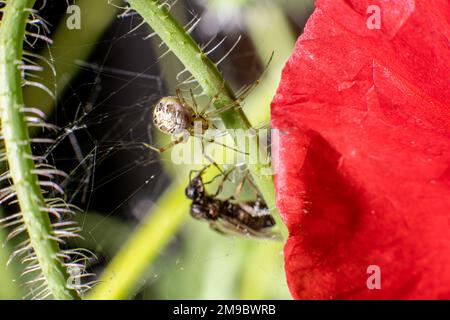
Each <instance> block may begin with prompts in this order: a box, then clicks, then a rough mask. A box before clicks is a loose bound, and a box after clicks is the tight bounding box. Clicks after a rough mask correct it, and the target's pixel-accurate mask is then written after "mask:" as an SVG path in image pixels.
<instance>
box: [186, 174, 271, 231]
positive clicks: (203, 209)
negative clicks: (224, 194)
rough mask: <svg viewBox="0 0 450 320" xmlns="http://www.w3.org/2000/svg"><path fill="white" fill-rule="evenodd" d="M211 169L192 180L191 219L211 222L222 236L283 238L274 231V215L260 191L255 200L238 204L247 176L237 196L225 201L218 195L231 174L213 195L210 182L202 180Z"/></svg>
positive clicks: (188, 188) (190, 182)
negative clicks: (209, 185)
mask: <svg viewBox="0 0 450 320" xmlns="http://www.w3.org/2000/svg"><path fill="white" fill-rule="evenodd" d="M208 167H209V166H206V167H205V168H203V169H202V170H200V171H199V172H198V173H197V174H196V175H195V177H194V178H192V177H190V179H189V185H188V186H187V187H186V189H185V193H186V196H187V197H188V198H189V199H191V200H192V203H191V209H190V214H191V216H192V217H194V218H195V219H198V220H203V221H207V222H209V225H210V227H211V228H212V229H213V230H215V231H217V232H219V233H222V234H233V235H241V236H247V237H255V238H263V239H273V240H278V239H280V236H279V234H278V233H277V232H275V230H274V227H275V220H274V219H273V217H272V216H271V215H270V212H269V209H268V207H267V204H266V203H265V202H264V200H263V199H262V198H261V196H260V195H259V193H258V192H257V197H256V200H255V201H237V202H236V201H234V199H235V197H236V195H237V194H239V193H240V191H241V189H242V186H243V184H244V182H245V181H246V180H247V179H248V178H247V176H245V177H244V179H242V181H241V182H240V184H239V185H238V187H237V188H236V191H235V195H234V196H232V197H230V198H228V199H225V200H222V199H218V198H217V196H218V194H219V193H220V191H221V190H222V188H223V184H224V182H225V181H226V179H227V175H228V174H229V173H230V171H228V172H227V173H226V174H225V175H224V177H223V180H222V182H221V184H220V185H219V187H218V189H217V192H216V193H215V194H214V195H210V194H208V193H207V192H206V189H205V184H207V183H204V182H203V179H202V175H203V173H204V172H205V170H206V169H207V168H208ZM193 172H195V171H191V175H192V173H193ZM213 180H214V179H213ZM248 181H250V180H248ZM208 183H209V182H208ZM253 187H254V186H253Z"/></svg>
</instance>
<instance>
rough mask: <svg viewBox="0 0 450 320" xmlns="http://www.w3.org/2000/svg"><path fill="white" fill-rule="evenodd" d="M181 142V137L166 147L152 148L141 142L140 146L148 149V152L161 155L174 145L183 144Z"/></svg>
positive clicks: (182, 138)
mask: <svg viewBox="0 0 450 320" xmlns="http://www.w3.org/2000/svg"><path fill="white" fill-rule="evenodd" d="M183 140H184V137H183V136H181V137H179V138H177V139H176V140H174V141H172V142H170V143H168V144H166V145H165V146H163V147H155V146H152V145H151V144H149V143H145V142H142V145H143V146H144V147H146V148H148V149H150V150H153V151H156V152H158V153H163V152H164V151H167V150H169V149H170V148H172V147H173V146H175V145H177V144H179V143H181V142H183Z"/></svg>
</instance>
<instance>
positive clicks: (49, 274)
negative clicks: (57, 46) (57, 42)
mask: <svg viewBox="0 0 450 320" xmlns="http://www.w3.org/2000/svg"><path fill="white" fill-rule="evenodd" d="M34 2H35V1H34V0H14V1H9V2H8V3H7V5H6V7H5V8H4V16H3V20H2V22H1V25H0V115H1V122H2V135H3V138H4V143H5V149H6V155H7V161H8V166H9V169H10V174H11V177H12V181H13V184H14V188H15V191H16V194H17V199H18V203H19V206H20V210H21V212H22V216H23V221H24V224H25V227H26V230H27V232H28V235H29V239H30V243H31V245H32V247H33V249H34V253H35V254H36V257H37V260H38V263H39V265H40V269H41V271H42V274H43V275H44V277H45V281H46V283H47V285H48V288H49V290H50V292H51V293H52V295H53V297H54V298H55V299H75V298H77V294H76V292H75V291H73V290H70V289H68V288H67V286H66V284H67V278H68V273H67V271H66V270H65V268H64V266H63V265H62V263H61V262H60V261H59V260H58V258H57V257H58V253H59V247H58V244H57V242H56V241H55V240H54V239H53V238H52V228H51V224H50V218H49V216H48V214H44V213H43V211H42V210H41V208H43V207H45V206H46V204H45V201H44V198H43V196H42V191H41V189H40V186H39V181H38V179H37V176H36V175H35V174H33V173H32V172H33V170H34V169H35V166H34V161H33V160H32V158H31V155H32V152H31V146H30V138H29V134H28V129H27V124H26V122H25V118H24V115H23V113H22V111H21V109H22V108H23V106H24V104H23V94H22V78H21V74H20V71H19V69H18V63H19V62H20V61H22V53H23V48H22V43H23V39H24V36H25V26H26V23H27V18H28V15H29V11H28V10H29V8H32V7H33V5H34Z"/></svg>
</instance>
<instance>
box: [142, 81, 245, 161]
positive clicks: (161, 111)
mask: <svg viewBox="0 0 450 320" xmlns="http://www.w3.org/2000/svg"><path fill="white" fill-rule="evenodd" d="M246 92H247V93H248V92H249V89H246ZM190 94H191V101H192V104H189V103H188V102H187V101H186V100H185V98H184V97H183V95H182V94H181V90H179V89H177V91H176V96H167V97H162V98H161V99H159V101H158V102H157V103H156V104H155V107H154V109H153V124H154V125H155V126H156V128H157V129H158V130H159V131H161V132H162V133H164V134H168V135H177V134H178V133H180V132H183V131H184V132H187V133H188V134H189V136H191V137H198V138H200V139H201V142H202V150H204V142H208V143H215V144H218V145H220V146H222V147H226V148H229V149H232V150H234V151H236V152H242V151H239V150H237V149H235V148H232V147H230V146H227V145H225V144H223V143H220V142H218V141H216V140H214V139H213V138H208V137H206V136H205V135H204V133H205V131H206V130H208V129H210V128H213V129H218V128H217V127H216V126H215V125H214V123H213V122H212V121H211V120H212V118H213V117H214V116H216V115H218V114H220V113H222V112H224V111H226V110H228V109H231V108H234V107H237V106H239V104H240V103H241V102H242V101H243V98H242V97H241V98H238V99H236V100H235V101H234V102H233V103H231V104H230V105H227V106H224V107H222V108H219V109H216V110H212V111H211V110H210V111H208V109H209V108H210V106H211V105H213V104H214V101H216V100H217V99H218V95H216V96H214V97H213V98H212V99H211V100H210V102H209V103H208V104H207V106H206V107H205V108H203V110H199V107H198V104H197V102H196V100H195V97H194V94H193V92H192V90H190ZM196 130H198V131H196ZM199 133H200V135H199ZM184 140H185V136H184V135H183V136H178V137H176V138H175V139H174V140H172V142H170V143H169V144H167V145H165V146H163V147H155V146H152V145H150V144H147V143H144V145H145V146H146V147H148V148H149V149H151V150H154V151H156V152H158V153H162V152H165V151H166V150H168V149H170V148H172V147H174V146H175V145H177V144H179V143H181V142H183V141H184Z"/></svg>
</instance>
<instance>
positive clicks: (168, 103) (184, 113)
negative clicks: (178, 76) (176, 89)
mask: <svg viewBox="0 0 450 320" xmlns="http://www.w3.org/2000/svg"><path fill="white" fill-rule="evenodd" d="M191 120H192V110H191V109H190V108H189V107H187V106H185V105H184V104H183V103H181V101H180V99H179V98H177V97H164V98H161V99H160V100H159V101H158V103H157V104H156V106H155V109H154V110H153V123H154V124H155V126H156V127H157V128H158V129H159V130H160V131H161V132H163V133H166V134H173V133H177V132H180V131H181V130H190V129H191V126H192V125H191Z"/></svg>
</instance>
